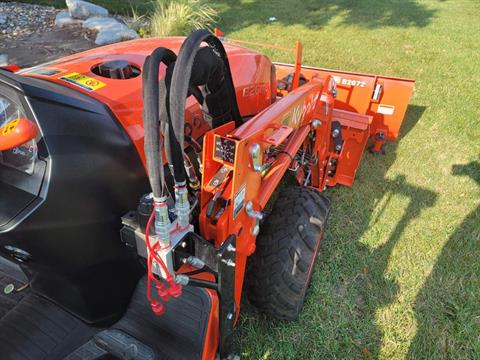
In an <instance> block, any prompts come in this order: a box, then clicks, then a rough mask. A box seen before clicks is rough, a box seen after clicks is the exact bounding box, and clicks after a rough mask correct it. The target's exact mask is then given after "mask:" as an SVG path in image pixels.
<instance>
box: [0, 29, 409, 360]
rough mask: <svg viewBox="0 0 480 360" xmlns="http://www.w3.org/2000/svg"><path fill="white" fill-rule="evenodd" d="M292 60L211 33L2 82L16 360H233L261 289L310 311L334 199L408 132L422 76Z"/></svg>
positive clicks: (279, 314)
mask: <svg viewBox="0 0 480 360" xmlns="http://www.w3.org/2000/svg"><path fill="white" fill-rule="evenodd" d="M256 45H258V44H256ZM292 50H294V51H295V52H296V56H295V65H288V64H279V63H272V62H271V61H270V60H269V59H268V58H267V57H266V56H265V55H262V54H260V53H258V52H255V51H251V50H248V49H244V48H241V47H239V46H237V45H235V44H234V43H233V41H231V40H229V41H226V40H225V41H220V40H219V39H218V38H217V37H215V36H213V35H212V34H211V33H210V32H208V31H204V30H201V31H196V32H194V33H192V34H191V35H190V36H189V37H187V38H186V39H183V38H163V39H143V40H138V41H132V42H125V43H121V44H116V45H110V46H107V47H103V48H98V49H93V50H90V51H87V52H84V53H82V54H77V55H75V56H72V57H68V58H65V59H60V60H58V61H55V62H52V63H49V64H45V65H40V66H38V67H35V68H31V69H24V70H19V69H17V68H13V67H9V68H8V71H6V70H5V71H4V70H0V193H1V194H2V195H1V196H0V245H1V246H0V253H1V255H2V257H1V259H2V262H0V275H1V276H2V278H3V279H7V280H6V281H7V282H8V283H9V285H11V286H9V287H8V289H11V288H12V286H13V288H14V289H17V290H18V291H17V292H14V294H15V297H11V296H10V295H8V294H7V293H5V294H4V295H1V296H0V306H3V305H5V306H3V307H4V308H5V309H6V315H5V316H4V317H1V318H0V353H1V354H2V356H4V357H6V358H15V357H18V356H20V355H19V354H21V355H22V356H24V357H29V358H48V359H63V358H66V359H69V360H70V359H71V360H73V359H92V360H93V359H104V358H107V357H113V358H121V359H126V358H128V359H142V360H143V359H148V360H154V359H207V360H213V359H222V360H223V359H232V358H233V354H234V349H233V329H234V326H235V324H236V322H237V319H238V316H239V314H240V309H241V299H242V293H243V292H244V291H245V292H247V296H248V299H249V300H250V301H251V302H252V304H254V305H255V306H257V307H258V308H259V309H260V310H261V311H263V312H264V313H266V314H268V315H269V316H271V317H273V318H276V319H282V320H294V319H296V318H297V317H298V315H299V313H300V311H301V309H302V305H303V303H304V299H305V296H306V289H307V287H308V284H309V282H310V279H311V275H312V271H313V265H314V262H315V258H316V256H317V253H318V251H319V248H320V243H321V239H322V237H323V234H324V232H325V229H326V223H327V219H328V215H329V211H330V200H329V199H328V198H327V197H326V196H325V195H324V194H323V192H324V191H325V190H326V189H328V187H330V186H334V185H336V184H343V185H346V186H352V184H353V181H354V179H355V176H356V171H357V168H358V166H359V164H360V161H361V158H362V156H363V153H364V151H365V148H366V146H367V142H368V141H371V142H372V144H373V146H372V152H374V153H382V151H383V150H384V144H385V143H386V142H387V141H390V140H394V139H396V138H397V136H398V133H399V129H400V126H401V123H402V121H403V117H404V115H405V111H406V108H407V104H408V101H409V98H410V95H411V92H412V89H413V84H414V82H413V81H412V80H405V79H398V78H392V77H383V76H377V75H366V74H357V73H350V72H342V71H336V70H327V69H319V68H312V67H306V66H302V64H301V50H302V46H301V44H300V43H297V45H296V46H295V49H292ZM27 119H28V120H27ZM379 160H381V157H379ZM287 173H290V174H292V175H293V178H294V179H295V180H296V182H297V186H291V185H288V184H287V182H286V181H285V183H286V184H285V186H280V183H281V181H282V180H283V179H285V175H286V174H287ZM72 174H75V176H72ZM92 174H94V176H91V175H92ZM280 188H281V190H280ZM72 189H75V191H72ZM273 194H275V196H272V195H273ZM65 199H68V202H67V201H66V200H65ZM139 199H140V202H139V201H138V200H139ZM132 209H135V210H132ZM119 218H121V219H122V225H123V226H122V227H121V229H119V224H118V219H119ZM119 230H120V236H119V235H118V231H119ZM119 238H120V239H119ZM119 240H120V241H119ZM285 254H287V255H288V254H295V256H285ZM12 262H13V263H12ZM247 263H248V269H249V270H248V271H247ZM7 265H8V266H7ZM18 266H20V267H21V269H22V270H23V272H24V273H25V274H26V276H27V277H25V276H24V275H23V274H22V273H21V271H19V267H18ZM12 269H13V270H12ZM15 269H16V270H15ZM19 273H20V275H19ZM27 283H28V285H29V286H26V285H25V284H27ZM292 284H294V286H293V285H292ZM20 289H21V290H20ZM22 296H23V298H22ZM20 299H22V301H20ZM32 309H34V310H32ZM30 319H32V320H31V321H30ZM43 319H45V321H43ZM55 324H62V326H61V327H59V328H58V329H57V330H58V331H56V330H55V329H56V325H55ZM52 326H53V327H54V328H55V329H53V330H52ZM26 334H35V335H32V339H30V335H28V336H27V335H26ZM57 335H58V336H57ZM52 337H53V338H54V339H53V338H52ZM51 338H52V339H53V341H52V340H49V339H51ZM25 344H28V347H26V346H25Z"/></svg>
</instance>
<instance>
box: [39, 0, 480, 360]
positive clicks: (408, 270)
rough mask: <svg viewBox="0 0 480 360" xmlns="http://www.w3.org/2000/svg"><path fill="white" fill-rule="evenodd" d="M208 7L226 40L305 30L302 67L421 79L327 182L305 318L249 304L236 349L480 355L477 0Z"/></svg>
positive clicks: (296, 34)
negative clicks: (355, 162)
mask: <svg viewBox="0 0 480 360" xmlns="http://www.w3.org/2000/svg"><path fill="white" fill-rule="evenodd" d="M46 2H49V1H46ZM97 2H98V3H102V4H104V5H107V6H109V5H111V7H112V8H113V9H115V10H117V11H118V10H122V9H123V10H125V9H127V10H128V8H129V7H130V5H129V4H128V2H120V1H115V2H114V1H106V0H105V1H97ZM137 3H142V2H141V1H137ZM215 4H216V7H217V9H218V10H219V11H220V18H221V20H220V27H221V28H222V29H223V30H225V31H226V32H227V34H228V35H229V36H231V37H232V38H237V39H244V40H251V41H264V42H268V43H273V44H278V45H287V46H290V45H292V44H293V43H294V41H295V40H297V39H300V40H301V41H302V42H303V43H304V45H305V59H304V62H305V64H308V65H316V66H322V67H330V68H339V69H345V70H351V71H362V72H369V73H378V74H384V75H396V76H403V77H408V78H414V79H416V81H417V83H416V90H415V93H414V95H413V98H412V100H411V106H410V108H409V110H408V111H407V115H406V120H405V124H404V127H403V130H402V136H401V138H400V140H399V142H398V143H392V144H389V145H387V147H386V151H387V154H386V155H385V156H378V157H374V156H371V155H368V154H366V155H365V157H364V159H363V161H362V165H361V169H360V171H359V172H358V177H357V180H356V182H355V184H354V186H353V188H352V189H348V188H344V187H337V188H334V189H331V190H329V191H328V195H329V196H330V197H331V198H332V199H333V209H332V215H331V218H330V223H329V227H328V231H327V235H326V238H325V240H324V243H323V248H322V252H321V255H320V258H319V262H318V266H317V268H316V272H315V273H314V276H313V282H312V287H311V292H310V296H309V297H308V300H307V302H306V305H305V308H304V311H303V313H302V315H301V318H300V320H299V321H298V322H293V323H283V322H277V321H271V320H268V319H265V318H264V317H263V316H262V315H260V314H258V313H257V312H256V311H255V309H253V308H251V307H249V306H248V305H245V306H244V308H243V312H242V316H241V318H240V324H239V326H238V330H237V338H238V339H239V344H238V345H239V348H240V349H241V353H242V355H243V357H244V358H246V359H362V358H366V357H370V358H380V359H403V358H409V359H480V207H479V199H480V110H479V105H480V85H479V84H480V68H479V66H480V57H479V54H480V2H478V1H476V0H471V1H470V0H448V1H442V0H424V1H413V0H403V1H400V0H397V1H395V0H391V1H386V0H385V1H382V0H365V1H356V0H337V1H334V0H322V1H320V0H317V1H313V0H307V1H301V0H276V1H273V0H272V1H260V0H258V1H254V0H250V1H247V0H242V1H240V0H230V1H223V2H219V1H217V2H216V3H215ZM145 9H148V7H145ZM270 16H275V17H276V18H277V19H278V20H277V22H275V23H268V18H269V17H270ZM265 52H266V53H267V54H268V55H270V56H271V58H272V59H275V60H279V61H290V62H291V61H292V58H291V55H289V54H285V53H283V52H277V51H271V50H268V49H267V50H265Z"/></svg>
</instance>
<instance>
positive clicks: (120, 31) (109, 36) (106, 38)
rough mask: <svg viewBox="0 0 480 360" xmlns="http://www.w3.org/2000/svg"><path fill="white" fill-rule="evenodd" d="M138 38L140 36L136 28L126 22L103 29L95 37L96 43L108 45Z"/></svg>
mask: <svg viewBox="0 0 480 360" xmlns="http://www.w3.org/2000/svg"><path fill="white" fill-rule="evenodd" d="M138 38H139V36H138V34H137V32H136V31H135V30H132V29H130V28H129V27H128V26H126V25H124V24H120V23H117V24H116V25H112V26H110V27H107V28H105V29H103V30H101V31H100V32H99V33H98V35H97V38H96V39H95V44H97V45H107V44H113V43H117V42H120V41H125V40H133V39H138Z"/></svg>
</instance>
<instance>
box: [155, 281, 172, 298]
mask: <svg viewBox="0 0 480 360" xmlns="http://www.w3.org/2000/svg"><path fill="white" fill-rule="evenodd" d="M157 294H158V296H159V297H160V299H162V300H163V301H168V300H170V291H169V290H168V289H167V287H166V286H165V285H163V284H157Z"/></svg>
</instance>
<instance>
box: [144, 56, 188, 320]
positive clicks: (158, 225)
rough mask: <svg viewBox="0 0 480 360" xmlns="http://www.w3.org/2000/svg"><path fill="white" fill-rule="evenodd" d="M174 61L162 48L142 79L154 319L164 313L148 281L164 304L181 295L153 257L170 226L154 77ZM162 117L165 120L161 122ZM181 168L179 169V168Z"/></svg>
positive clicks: (172, 142)
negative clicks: (156, 271) (159, 275)
mask: <svg viewBox="0 0 480 360" xmlns="http://www.w3.org/2000/svg"><path fill="white" fill-rule="evenodd" d="M175 60H176V56H175V54H174V53H173V52H172V51H171V50H168V49H165V48H158V49H156V50H155V51H153V53H152V54H151V55H150V56H148V57H147V59H146V60H145V65H144V71H143V78H142V81H143V102H144V113H143V122H144V132H145V140H144V141H145V145H144V146H145V157H146V160H147V170H148V177H149V180H150V186H151V188H152V194H153V204H154V210H153V212H152V214H151V216H150V218H149V221H148V223H147V227H146V232H145V242H146V245H147V248H148V258H147V268H148V274H147V279H148V281H147V298H148V300H149V301H150V303H151V306H152V310H153V312H154V313H155V314H157V315H160V314H162V313H163V312H164V311H165V306H164V305H163V304H162V303H161V302H159V301H157V300H155V299H154V298H152V297H151V294H150V291H151V282H152V281H153V282H155V287H156V289H157V293H158V296H159V297H160V298H161V299H162V300H164V301H168V299H169V298H170V296H174V297H178V296H180V294H181V287H180V285H178V284H176V283H175V278H174V277H173V275H172V274H171V273H170V272H169V271H168V269H167V266H166V265H165V262H164V261H163V260H162V259H161V258H160V257H159V256H158V253H157V252H158V250H159V249H160V247H161V246H162V247H165V248H166V247H169V246H170V226H171V224H170V219H169V214H168V205H167V193H168V192H167V189H166V183H165V174H164V167H163V156H162V151H163V149H162V148H163V147H162V146H161V145H162V144H161V141H160V139H161V137H160V127H161V123H162V125H164V123H165V122H166V121H167V122H168V125H170V126H171V120H170V118H169V116H168V105H167V107H166V113H165V112H163V113H162V115H163V116H160V96H161V95H162V96H166V94H165V93H162V94H160V90H159V81H158V76H159V66H160V63H162V62H163V63H164V64H165V65H167V66H168V65H171V64H173V63H174V62H175ZM167 99H168V97H167ZM167 103H168V100H167ZM165 117H166V118H167V119H165ZM163 127H166V125H164V126H163ZM170 128H171V127H170ZM169 134H170V137H169V140H170V141H169V143H170V145H171V146H172V148H173V149H175V150H177V149H178V147H179V144H178V143H177V142H176V138H175V136H174V134H173V133H172V132H171V131H170V132H169ZM177 151H178V150H177ZM172 161H173V162H174V165H175V164H176V166H177V167H179V165H178V160H177V159H176V157H175V156H172ZM182 163H183V162H182ZM181 167H182V168H183V165H182V166H181ZM152 223H154V227H155V232H156V234H157V238H158V242H156V243H155V245H154V246H152V245H151V243H150V236H149V235H150V228H151V226H152ZM153 260H155V261H156V263H158V264H159V266H160V267H161V268H162V270H163V272H164V274H165V280H166V282H167V283H168V285H169V287H168V288H167V287H166V286H165V284H164V283H162V282H161V281H159V280H157V279H156V278H155V276H154V275H153V273H152V267H153Z"/></svg>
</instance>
